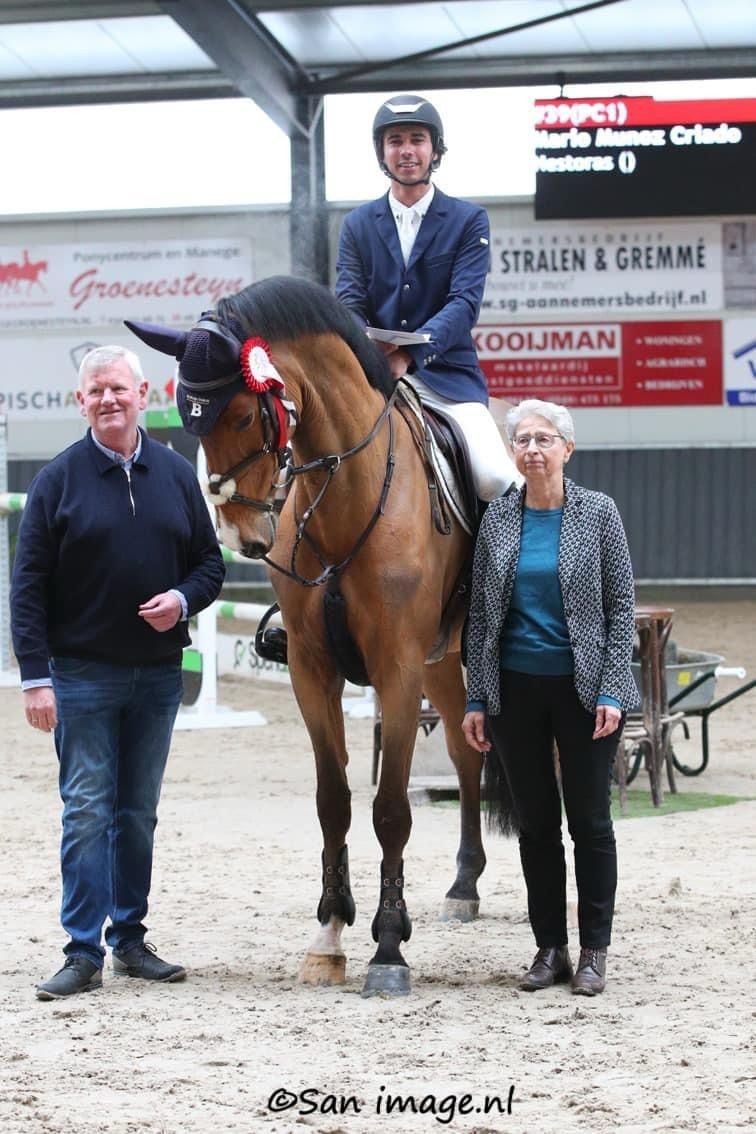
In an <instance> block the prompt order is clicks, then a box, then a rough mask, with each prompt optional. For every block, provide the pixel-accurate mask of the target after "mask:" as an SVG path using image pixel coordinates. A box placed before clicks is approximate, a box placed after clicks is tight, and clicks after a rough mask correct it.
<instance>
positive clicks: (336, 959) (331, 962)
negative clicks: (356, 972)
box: [298, 953, 346, 985]
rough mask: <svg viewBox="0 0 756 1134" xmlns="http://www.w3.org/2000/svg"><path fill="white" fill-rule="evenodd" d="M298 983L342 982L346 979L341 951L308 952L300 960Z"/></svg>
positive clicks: (344, 958) (344, 963) (325, 983)
mask: <svg viewBox="0 0 756 1134" xmlns="http://www.w3.org/2000/svg"><path fill="white" fill-rule="evenodd" d="M298 980H299V983H300V984H320V985H328V984H343V983H344V981H345V980H346V957H345V956H344V954H343V953H308V954H307V955H306V956H305V959H304V960H303V961H302V966H301V968H300V970H299V977H298Z"/></svg>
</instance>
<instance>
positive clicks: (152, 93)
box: [0, 71, 239, 110]
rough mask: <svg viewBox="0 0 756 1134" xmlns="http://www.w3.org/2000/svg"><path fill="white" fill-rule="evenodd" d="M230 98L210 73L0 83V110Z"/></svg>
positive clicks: (231, 92) (229, 88) (226, 86)
mask: <svg viewBox="0 0 756 1134" xmlns="http://www.w3.org/2000/svg"><path fill="white" fill-rule="evenodd" d="M232 97H236V98H238V97H239V92H238V91H237V90H236V88H235V87H234V86H233V84H232V83H229V81H228V80H227V79H225V78H224V77H223V76H222V75H218V74H216V73H215V72H212V71H211V72H209V73H208V72H207V71H189V72H186V73H179V72H176V71H171V72H170V73H166V74H162V75H161V74H150V75H108V76H107V77H95V78H75V79H69V78H66V79H65V80H62V79H24V80H20V81H18V82H5V83H0V109H2V110H18V109H22V108H25V107H42V106H89V105H93V104H96V103H101V104H106V103H114V102H167V101H179V100H181V99H197V98H232Z"/></svg>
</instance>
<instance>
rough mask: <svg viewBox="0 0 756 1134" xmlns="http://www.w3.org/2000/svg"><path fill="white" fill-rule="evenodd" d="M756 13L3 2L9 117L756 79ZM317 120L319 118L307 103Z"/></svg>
mask: <svg viewBox="0 0 756 1134" xmlns="http://www.w3.org/2000/svg"><path fill="white" fill-rule="evenodd" d="M755 7H756V5H755V4H754V0H726V2H725V3H722V0H445V2H438V0H407V2H405V3H393V4H391V3H388V4H387V3H381V2H377V0H330V3H324V2H319V0H278V2H276V0H268V2H267V3H254V2H252V0H163V2H162V3H160V2H154V0H123V2H114V0H31V2H29V3H15V2H14V0H0V107H22V106H42V105H62V104H66V103H69V104H70V103H83V102H119V101H136V100H145V101H149V100H153V99H177V98H197V97H203V98H206V97H217V96H223V95H237V96H238V95H243V96H247V97H249V98H251V99H253V100H254V101H255V102H256V103H257V104H258V105H259V106H260V107H261V108H262V109H263V110H264V111H265V112H266V113H267V114H269V115H270V117H271V118H272V119H273V120H274V121H275V122H277V123H278V125H279V126H281V128H282V129H284V130H285V131H286V133H287V134H289V135H290V136H291V135H293V134H295V133H297V132H302V133H306V132H307V131H308V130H309V129H310V126H311V113H308V105H307V103H304V102H303V100H309V99H313V98H315V99H319V98H320V97H321V96H322V95H324V94H333V93H348V92H352V91H373V90H376V91H383V90H391V91H398V90H415V89H418V90H421V91H424V90H425V91H427V90H433V89H444V88H447V89H449V88H455V87H456V88H461V87H480V86H497V87H498V86H515V85H528V86H530V85H539V84H550V83H556V84H559V85H561V84H564V83H573V84H574V83H578V82H580V83H586V82H606V81H620V82H621V81H629V80H633V81H648V80H657V79H673V78H678V79H679V78H685V79H691V78H714V77H744V76H750V77H753V76H755V75H756V12H755V11H754V8H755ZM310 109H311V104H310Z"/></svg>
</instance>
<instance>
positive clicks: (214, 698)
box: [174, 445, 268, 730]
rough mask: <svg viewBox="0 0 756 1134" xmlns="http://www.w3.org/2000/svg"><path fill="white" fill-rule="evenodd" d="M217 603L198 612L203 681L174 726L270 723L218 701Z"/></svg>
mask: <svg viewBox="0 0 756 1134" xmlns="http://www.w3.org/2000/svg"><path fill="white" fill-rule="evenodd" d="M197 477H198V479H199V482H200V484H205V482H206V480H207V467H206V465H205V454H204V451H203V449H202V446H201V445H200V446H199V447H198V449H197ZM207 506H208V510H209V512H210V517H211V519H212V521H213V524H215V509H214V508H213V506H212V504H211V503H210V502H209V501H208V504H207ZM216 605H217V604H216V603H212V604H211V605H210V606H208V607H205V609H204V610H201V611H200V613H199V614H198V615H197V645H196V648H197V650H198V652H199V654H200V657H201V659H202V682H201V685H200V692H199V697H198V698H197V700H196V701H195V703H194V704H193V705H187V706H182V708H180V709H179V711H178V716H177V717H176V724H175V726H174V727H175V728H177V729H179V730H182V729H200V728H252V727H257V726H259V725H264V724H267V723H268V722H267V721H266V719H265V717H264V716H263V715H262V713H259V712H258V711H257V710H256V709H246V710H235V709H229V708H227V707H226V706H224V705H219V704H218V659H217V653H218V642H217V633H218V630H217V626H218V619H217V615H216Z"/></svg>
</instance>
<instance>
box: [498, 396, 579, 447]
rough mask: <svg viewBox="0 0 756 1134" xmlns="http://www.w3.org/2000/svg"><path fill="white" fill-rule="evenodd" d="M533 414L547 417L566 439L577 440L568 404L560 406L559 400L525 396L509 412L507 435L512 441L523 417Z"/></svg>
mask: <svg viewBox="0 0 756 1134" xmlns="http://www.w3.org/2000/svg"><path fill="white" fill-rule="evenodd" d="M531 414H537V415H538V417H545V418H546V420H547V421H550V422H551V424H552V425H553V426H554V428H555V429H556V431H557V433H558V434H559V435H560V437H563V438H564V440H565V441H574V440H575V424H574V422H573V420H572V414H571V413H570V411H569V410H568V409H567V407H566V406H560V405H559V404H558V403H557V402H542V401H541V399H540V398H525V399H524V401H522V402H520V403H519V404H518V405H516V406H514V407H513V408H512V409H511V410H510V411H509V413H508V414H507V436H508V437H509V440H510V441H513V440H514V435H515V433H516V431H517V426H518V425H519V424H520V422H521V421H522V420H523V418H525V417H529V416H530V415H531Z"/></svg>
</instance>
